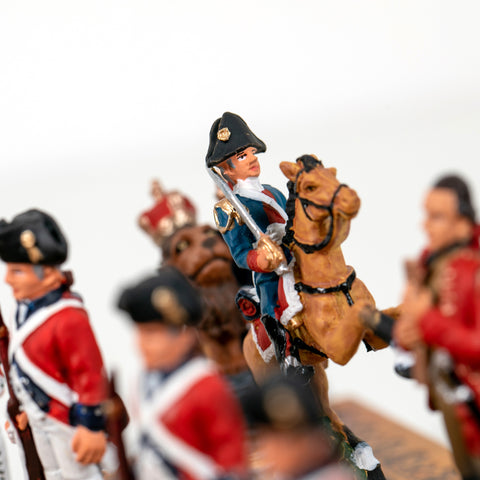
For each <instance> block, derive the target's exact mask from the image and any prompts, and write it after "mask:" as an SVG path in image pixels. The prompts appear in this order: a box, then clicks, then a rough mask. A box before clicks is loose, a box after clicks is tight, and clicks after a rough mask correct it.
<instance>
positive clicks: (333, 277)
mask: <svg viewBox="0 0 480 480" xmlns="http://www.w3.org/2000/svg"><path fill="white" fill-rule="evenodd" d="M280 169H281V170H282V172H283V173H284V175H285V176H286V177H287V178H288V179H289V182H288V189H289V198H288V202H287V214H288V217H289V220H288V222H287V225H286V233H285V237H284V240H283V241H284V243H285V244H286V245H287V246H288V247H289V248H290V250H291V251H292V253H293V254H294V256H295V260H296V263H295V266H294V277H295V290H297V292H299V295H300V299H301V302H302V304H303V310H302V311H301V312H300V313H298V314H297V315H296V316H295V317H294V318H293V319H292V320H291V321H290V323H289V324H288V326H287V328H288V329H289V330H290V333H291V334H292V336H294V337H297V338H300V339H301V340H302V341H303V342H305V343H306V344H307V345H308V346H310V347H313V348H314V349H316V350H318V351H319V352H321V353H322V354H324V355H325V356H326V357H327V358H330V359H331V360H332V361H334V362H335V363H338V364H340V365H345V364H346V363H347V362H348V361H349V360H350V359H351V358H352V356H353V355H354V354H355V352H356V351H357V349H358V346H359V344H360V343H361V341H362V340H363V341H364V342H365V343H366V345H367V348H369V349H370V348H373V349H379V348H383V347H386V346H387V344H386V343H385V342H383V341H382V340H381V339H379V338H378V337H375V336H374V335H373V333H372V332H371V331H369V330H367V329H366V328H365V327H364V326H363V324H362V323H361V322H360V321H359V318H358V313H357V309H356V308H352V307H353V305H354V304H355V303H356V302H358V303H362V304H365V303H367V304H369V305H372V306H374V305H375V301H374V299H373V297H372V295H371V293H370V292H369V291H368V289H367V287H366V286H365V285H364V283H363V282H362V281H361V280H359V279H358V278H356V274H355V270H354V269H353V268H352V267H351V266H348V265H347V264H346V263H345V259H344V257H343V253H342V250H341V244H342V243H343V241H344V240H345V239H346V238H347V236H348V233H349V231H350V222H351V220H352V218H354V217H355V216H356V214H357V213H358V210H359V208H360V199H359V197H358V195H357V193H356V192H355V190H353V189H351V188H349V187H348V186H347V185H345V184H343V183H340V182H339V181H338V180H337V177H336V169H335V168H325V167H324V166H323V164H322V162H320V161H319V160H318V159H317V158H316V157H314V156H311V155H304V156H302V157H300V158H299V159H297V162H296V163H292V162H282V163H281V164H280ZM304 356H305V354H304Z"/></svg>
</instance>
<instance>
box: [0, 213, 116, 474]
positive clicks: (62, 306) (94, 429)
mask: <svg viewBox="0 0 480 480" xmlns="http://www.w3.org/2000/svg"><path fill="white" fill-rule="evenodd" d="M0 257H1V259H2V260H3V261H4V262H6V267H7V270H6V277H5V281H6V283H8V284H9V285H10V286H11V287H12V291H13V296H14V297H15V299H16V300H17V304H18V306H17V310H16V315H15V318H14V319H12V321H11V322H10V325H9V327H8V328H9V332H10V338H11V340H10V346H9V356H10V359H11V368H10V375H11V377H12V384H13V386H14V390H15V393H16V396H17V398H18V400H19V402H20V404H21V407H22V409H23V412H22V413H21V414H20V415H18V416H17V417H19V418H17V422H18V424H19V425H21V424H22V423H23V424H25V423H26V421H27V419H28V422H29V424H30V426H31V429H32V432H33V437H34V440H35V443H36V447H37V450H38V454H39V457H40V460H41V462H42V465H43V468H44V471H45V477H46V479H47V480H62V479H72V478H75V479H79V480H80V479H83V480H100V479H102V478H104V477H103V475H102V470H103V469H104V468H105V469H108V470H109V471H110V472H109V473H113V471H114V470H115V467H116V466H115V465H113V464H115V463H116V458H115V455H114V454H113V452H112V451H111V447H110V446H108V448H107V438H106V434H105V415H104V413H103V409H102V403H103V402H104V401H105V400H106V395H107V390H106V387H107V384H106V376H105V371H104V367H103V361H102V357H101V354H100V351H99V348H98V346H97V343H96V341H95V337H94V334H93V331H92V329H91V326H90V323H89V319H88V315H87V312H86V311H85V309H84V306H83V302H82V300H81V299H80V298H79V297H78V296H77V295H76V294H74V293H72V292H71V291H70V288H69V287H70V285H71V283H72V281H73V280H72V277H71V274H66V273H65V272H62V271H61V270H60V269H59V266H60V265H61V264H62V263H63V262H64V261H65V260H66V258H67V242H66V240H65V237H64V235H63V233H62V232H61V230H60V228H59V226H58V225H57V223H56V222H55V220H54V219H53V218H52V217H51V216H49V215H47V214H46V213H44V212H41V211H39V210H29V211H26V212H24V213H22V214H20V215H17V216H16V217H14V218H13V220H12V221H11V222H10V223H8V222H6V221H5V220H1V221H0ZM106 452H107V454H106ZM107 463H110V466H113V467H114V468H109V467H108V466H107Z"/></svg>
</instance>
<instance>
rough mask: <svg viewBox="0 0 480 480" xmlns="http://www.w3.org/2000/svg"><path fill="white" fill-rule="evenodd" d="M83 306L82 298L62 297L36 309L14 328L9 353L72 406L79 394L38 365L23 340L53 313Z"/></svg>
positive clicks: (48, 391) (47, 389) (49, 391)
mask: <svg viewBox="0 0 480 480" xmlns="http://www.w3.org/2000/svg"><path fill="white" fill-rule="evenodd" d="M69 307H73V308H81V309H83V303H82V302H81V301H80V300H77V299H74V298H69V299H60V300H59V301H58V302H55V303H53V304H51V305H48V306H46V307H43V308H40V309H38V310H37V311H35V312H34V313H33V314H32V315H31V316H30V317H29V318H28V321H26V322H25V323H23V324H22V325H21V326H20V327H18V328H14V329H13V332H12V338H11V341H10V345H9V349H8V354H9V358H10V361H11V360H12V358H13V356H15V361H16V362H17V363H18V365H19V367H20V368H21V369H22V370H23V371H24V372H25V373H26V374H27V375H28V376H29V377H30V378H31V379H34V381H35V383H36V384H37V385H38V386H39V387H40V388H41V389H42V390H43V391H44V392H45V393H46V394H47V395H48V396H50V397H52V398H55V399H56V400H58V401H60V402H61V403H63V404H64V405H67V406H70V405H72V404H73V403H75V402H76V401H77V400H78V395H77V393H76V392H74V391H73V390H72V389H71V388H70V387H69V386H68V385H67V384H66V383H61V382H59V381H58V380H56V379H54V378H52V377H51V376H50V375H48V374H47V373H45V372H44V371H43V370H41V369H40V368H39V367H37V366H36V365H35V364H34V363H33V362H32V361H31V360H30V359H29V358H28V356H27V354H26V353H25V351H24V349H23V346H22V345H23V342H24V341H25V340H26V339H27V338H28V337H29V336H30V335H31V334H32V333H33V332H34V331H35V330H36V329H37V328H38V327H40V326H41V325H42V324H43V323H45V322H46V321H47V320H48V319H49V318H50V317H51V316H52V315H54V314H56V313H58V312H60V311H61V310H64V309H65V308H69Z"/></svg>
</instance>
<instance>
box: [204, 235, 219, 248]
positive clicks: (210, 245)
mask: <svg viewBox="0 0 480 480" xmlns="http://www.w3.org/2000/svg"><path fill="white" fill-rule="evenodd" d="M215 243H217V239H216V238H214V237H209V238H206V239H205V240H204V241H203V242H202V247H204V248H213V247H214V246H215Z"/></svg>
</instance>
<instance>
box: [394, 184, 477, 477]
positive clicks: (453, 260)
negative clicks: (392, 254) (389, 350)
mask: <svg viewBox="0 0 480 480" xmlns="http://www.w3.org/2000/svg"><path fill="white" fill-rule="evenodd" d="M424 229H425V232H426V235H427V238H428V247H427V250H426V251H425V252H424V254H423V255H422V257H421V259H420V262H418V263H416V264H415V265H414V266H412V265H410V267H409V273H410V275H409V281H408V284H407V288H406V291H405V296H404V302H403V307H402V309H403V313H402V315H401V317H400V319H399V320H398V322H397V324H396V325H395V326H394V329H393V336H394V340H395V341H396V342H397V343H398V344H399V345H400V346H401V347H404V348H407V349H410V350H413V351H414V352H416V353H417V355H416V362H417V365H416V367H415V368H416V373H417V375H416V376H417V378H419V379H420V380H423V381H426V382H427V384H428V385H429V387H430V390H429V391H430V403H431V405H432V407H433V408H435V409H438V410H441V411H442V413H443V415H444V419H445V424H446V427H447V430H448V434H449V437H450V441H451V444H452V449H453V453H454V457H455V461H456V463H457V466H458V468H459V470H460V472H461V474H462V476H463V478H464V479H478V478H480V409H479V406H480V383H479V381H478V378H479V375H480V341H479V338H480V252H479V248H478V238H477V235H478V232H477V228H476V220H475V211H474V208H473V206H472V202H471V199H470V193H469V190H468V187H467V185H466V184H465V182H464V181H463V180H462V179H461V178H459V177H456V176H446V177H443V178H441V179H440V180H439V181H438V182H437V183H436V184H435V185H434V186H433V188H432V189H431V190H430V191H429V192H428V194H427V197H426V201H425V220H424Z"/></svg>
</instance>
